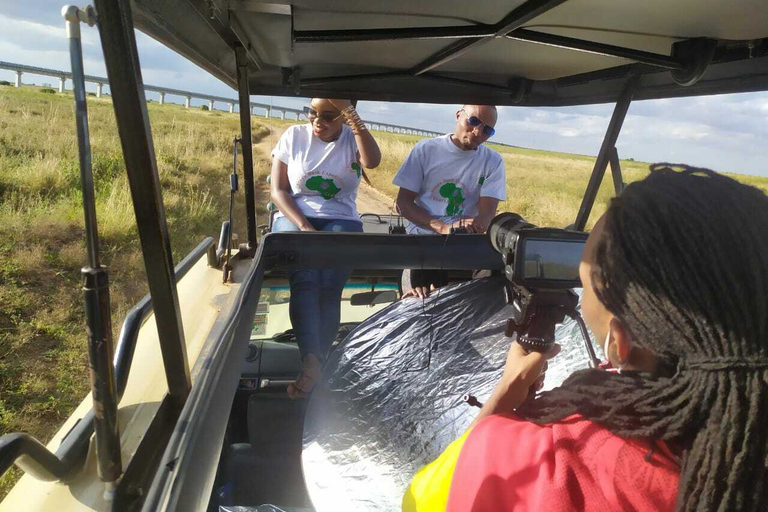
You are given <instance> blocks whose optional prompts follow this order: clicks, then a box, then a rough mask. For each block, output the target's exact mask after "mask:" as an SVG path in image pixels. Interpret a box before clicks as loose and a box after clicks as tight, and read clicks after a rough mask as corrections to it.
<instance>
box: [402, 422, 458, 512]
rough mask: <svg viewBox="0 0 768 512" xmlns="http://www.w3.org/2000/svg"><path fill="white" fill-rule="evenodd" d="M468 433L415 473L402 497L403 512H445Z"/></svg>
mask: <svg viewBox="0 0 768 512" xmlns="http://www.w3.org/2000/svg"><path fill="white" fill-rule="evenodd" d="M469 432H470V431H469V430H467V431H466V432H465V433H464V435H463V436H461V437H460V438H458V439H457V440H455V441H454V442H452V443H451V444H450V445H449V446H448V448H446V449H445V451H444V452H443V453H441V454H440V457H438V458H437V459H435V460H434V461H432V462H431V463H430V464H428V465H426V466H424V467H423V468H421V469H420V470H419V472H418V473H416V475H415V476H414V477H413V480H411V485H409V486H408V489H407V490H406V491H405V496H403V512H445V507H446V506H447V505H448V493H449V491H450V490H451V480H452V479H453V472H454V470H455V469H456V463H457V462H458V461H459V453H461V449H462V448H463V447H464V441H466V440H467V436H468V435H469Z"/></svg>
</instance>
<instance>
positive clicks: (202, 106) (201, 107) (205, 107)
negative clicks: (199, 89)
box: [200, 105, 210, 110]
mask: <svg viewBox="0 0 768 512" xmlns="http://www.w3.org/2000/svg"><path fill="white" fill-rule="evenodd" d="M200 110H210V109H209V108H208V105H200Z"/></svg>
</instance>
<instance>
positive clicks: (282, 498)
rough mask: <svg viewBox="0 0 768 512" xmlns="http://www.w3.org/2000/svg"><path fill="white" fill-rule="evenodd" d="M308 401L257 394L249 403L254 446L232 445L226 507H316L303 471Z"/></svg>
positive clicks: (279, 395) (225, 500)
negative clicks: (302, 453) (230, 505)
mask: <svg viewBox="0 0 768 512" xmlns="http://www.w3.org/2000/svg"><path fill="white" fill-rule="evenodd" d="M306 407H307V400H291V399H289V398H288V397H287V396H286V395H284V394H282V393H280V394H271V393H255V394H253V395H252V396H251V397H250V398H249V400H248V413H247V417H248V440H249V442H248V443H237V444H233V445H232V446H231V447H230V452H229V458H228V460H227V463H226V467H225V482H227V484H226V486H227V487H228V491H227V493H226V494H227V496H226V498H225V499H224V500H223V501H224V502H223V503H221V504H222V505H224V504H225V503H226V504H237V505H241V506H257V505H262V504H264V503H274V504H277V505H279V506H280V507H294V508H295V507H299V508H301V507H305V508H308V507H311V504H310V501H309V496H308V495H307V491H306V486H305V484H304V474H303V473H302V470H301V449H302V435H303V426H304V413H305V411H306Z"/></svg>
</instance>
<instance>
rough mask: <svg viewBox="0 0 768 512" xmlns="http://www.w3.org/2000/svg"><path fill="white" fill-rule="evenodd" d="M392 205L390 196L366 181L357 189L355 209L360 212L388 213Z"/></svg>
mask: <svg viewBox="0 0 768 512" xmlns="http://www.w3.org/2000/svg"><path fill="white" fill-rule="evenodd" d="M393 207H394V201H393V199H392V198H390V197H388V196H386V195H384V194H382V193H381V192H379V191H378V190H376V189H375V188H373V187H370V186H368V185H367V184H366V183H361V184H360V188H359V189H358V191H357V211H358V212H360V213H379V214H381V213H389V212H390V211H391V210H392V209H393Z"/></svg>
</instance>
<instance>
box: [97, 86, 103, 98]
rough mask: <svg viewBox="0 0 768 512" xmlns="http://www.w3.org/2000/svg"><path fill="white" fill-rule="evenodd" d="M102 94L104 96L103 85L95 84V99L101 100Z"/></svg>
mask: <svg viewBox="0 0 768 512" xmlns="http://www.w3.org/2000/svg"><path fill="white" fill-rule="evenodd" d="M102 94H104V84H96V97H97V98H101V95H102Z"/></svg>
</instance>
